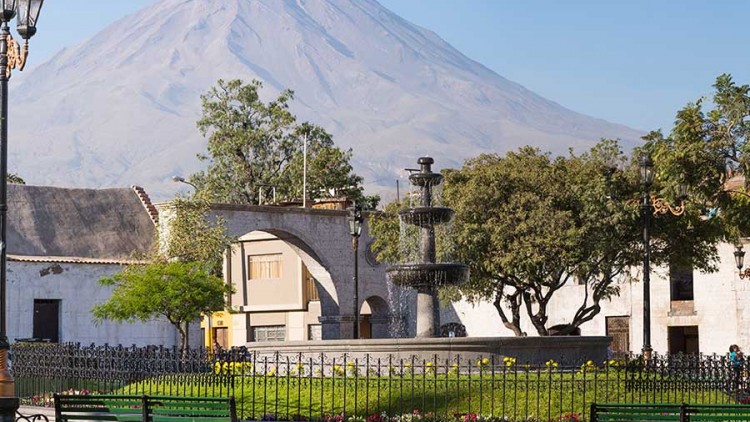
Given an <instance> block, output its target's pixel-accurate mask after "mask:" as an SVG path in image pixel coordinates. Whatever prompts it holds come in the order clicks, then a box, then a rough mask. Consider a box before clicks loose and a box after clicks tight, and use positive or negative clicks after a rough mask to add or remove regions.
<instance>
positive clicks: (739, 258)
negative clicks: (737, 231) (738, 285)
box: [734, 244, 750, 279]
mask: <svg viewBox="0 0 750 422" xmlns="http://www.w3.org/2000/svg"><path fill="white" fill-rule="evenodd" d="M734 263H735V264H737V270H739V272H740V278H741V279H742V278H748V277H750V268H746V269H745V271H742V267H744V266H745V251H743V250H742V244H737V245H736V246H735V250H734Z"/></svg>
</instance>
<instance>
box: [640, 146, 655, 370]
mask: <svg viewBox="0 0 750 422" xmlns="http://www.w3.org/2000/svg"><path fill="white" fill-rule="evenodd" d="M640 164H641V166H640V170H641V184H642V185H643V201H642V202H641V214H642V215H643V349H642V350H641V351H642V353H643V357H644V359H647V360H650V359H651V352H652V351H653V349H652V348H651V238H650V237H649V232H648V229H649V224H650V222H651V197H650V194H649V189H650V188H651V184H653V183H654V163H653V161H651V157H649V156H648V155H646V154H644V155H642V156H641V162H640Z"/></svg>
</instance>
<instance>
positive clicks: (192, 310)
mask: <svg viewBox="0 0 750 422" xmlns="http://www.w3.org/2000/svg"><path fill="white" fill-rule="evenodd" d="M99 283H101V284H102V285H104V286H114V291H113V293H112V296H111V297H110V298H109V299H107V300H106V301H105V302H103V303H101V304H98V305H96V306H95V307H94V308H93V310H92V313H93V315H94V320H95V321H99V322H100V321H102V320H105V319H111V320H115V321H149V320H152V319H154V318H156V317H159V316H163V317H164V318H166V319H167V321H169V322H170V323H171V324H172V325H173V326H174V327H175V328H176V329H177V331H178V332H179V334H180V348H181V350H183V351H184V350H187V345H188V330H187V326H188V323H189V322H191V321H195V320H196V319H198V318H200V316H201V314H202V313H210V312H214V311H218V310H221V309H223V308H224V297H225V295H227V294H231V287H230V286H229V285H227V284H224V282H223V280H222V279H221V278H220V277H217V276H215V275H212V274H211V273H210V272H209V271H208V270H207V269H206V267H205V266H204V265H202V264H200V263H197V262H182V261H170V262H167V261H154V262H151V263H149V264H147V265H131V266H128V267H126V268H125V269H124V270H123V271H121V272H119V273H116V274H114V275H112V276H107V277H103V278H101V279H100V280H99Z"/></svg>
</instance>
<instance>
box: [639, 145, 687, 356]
mask: <svg viewBox="0 0 750 422" xmlns="http://www.w3.org/2000/svg"><path fill="white" fill-rule="evenodd" d="M639 164H640V174H641V184H642V185H643V196H642V201H641V214H642V216H643V349H642V352H643V358H644V359H645V360H650V359H651V353H652V351H653V349H652V347H651V238H650V234H649V226H650V224H651V214H652V213H653V215H655V216H656V215H659V214H666V213H667V212H669V213H671V214H672V215H675V216H678V215H682V214H683V213H685V199H686V198H687V190H688V187H687V184H685V183H684V182H681V183H680V184H679V185H678V187H677V199H678V200H679V201H680V203H679V204H678V205H672V204H670V203H669V202H668V201H667V200H666V199H664V198H657V197H656V196H652V195H651V194H650V189H651V185H653V183H654V174H655V172H654V162H653V161H651V157H650V156H649V155H648V154H643V155H641V159H640V163H639ZM652 210H653V211H652Z"/></svg>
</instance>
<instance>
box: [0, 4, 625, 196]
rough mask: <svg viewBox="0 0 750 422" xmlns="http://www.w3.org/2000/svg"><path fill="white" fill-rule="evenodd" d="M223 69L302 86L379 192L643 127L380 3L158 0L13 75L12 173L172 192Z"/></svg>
mask: <svg viewBox="0 0 750 422" xmlns="http://www.w3.org/2000/svg"><path fill="white" fill-rule="evenodd" d="M219 78H223V79H234V78H240V79H244V80H250V79H252V78H257V79H261V80H263V81H264V82H265V84H266V92H265V94H266V95H267V97H268V98H271V97H272V96H273V95H275V94H276V93H277V92H278V91H280V90H281V89H284V88H291V89H293V90H294V91H295V94H296V98H295V101H294V104H293V111H294V112H295V113H296V114H297V115H298V117H299V118H300V119H303V120H310V121H313V122H315V123H317V124H320V125H322V126H323V127H325V128H326V129H327V130H328V131H330V132H331V133H332V134H333V135H334V140H335V141H336V143H337V144H338V145H340V146H344V147H351V148H353V149H354V161H355V169H356V171H357V172H358V173H360V174H362V175H363V176H365V178H366V181H367V182H368V183H369V184H370V187H371V188H375V189H377V187H378V186H387V187H391V186H392V185H393V184H394V182H393V181H394V179H396V178H397V177H398V174H399V171H400V169H402V168H404V167H408V166H411V165H413V163H414V161H415V159H416V157H418V156H421V155H425V154H427V155H432V156H434V157H435V159H436V160H437V164H438V165H439V167H457V166H460V165H461V163H462V162H463V159H465V158H468V157H471V156H474V155H476V154H479V153H481V152H502V151H507V150H509V149H515V148H517V147H518V146H521V145H525V144H532V145H536V146H539V147H540V148H542V149H543V150H551V151H554V152H560V153H561V152H565V151H566V150H567V149H568V148H569V147H578V148H581V147H585V146H587V145H591V144H592V143H593V142H595V141H596V140H598V139H599V138H601V137H617V138H622V139H624V140H626V141H629V142H634V141H635V140H636V139H637V138H638V136H639V133H637V132H636V131H634V130H631V129H629V128H627V127H624V126H621V125H616V124H611V123H608V122H605V121H603V120H599V119H594V118H591V117H588V116H584V115H581V114H579V113H576V112H573V111H570V110H568V109H565V108H564V107H562V106H560V105H558V104H556V103H554V102H552V101H549V100H546V99H544V98H542V97H540V96H538V95H536V94H534V93H533V92H531V91H529V90H527V89H525V88H524V87H522V86H520V85H518V84H516V83H513V82H511V81H508V80H506V79H504V78H502V77H501V76H499V75H497V74H496V73H494V72H492V71H491V70H489V69H487V68H485V67H484V66H482V65H481V64H479V63H476V62H474V61H472V60H470V59H468V58H467V57H465V56H464V55H462V54H461V53H460V52H458V51H457V50H455V49H454V48H452V47H451V46H450V45H449V44H447V43H446V42H445V41H443V40H442V39H440V38H439V37H438V36H436V35H435V34H434V33H432V32H430V31H428V30H425V29H422V28H420V27H418V26H415V25H413V24H410V23H409V22H407V21H405V20H403V19H401V18H399V17H398V16H396V15H394V14H393V13H391V12H389V11H388V10H386V9H385V8H383V7H382V6H380V5H379V4H378V3H377V2H376V1H374V0H355V1H347V0H283V1H281V0H212V1H205V0H162V1H158V2H156V3H155V4H154V5H153V6H150V7H148V8H146V9H144V10H142V11H140V12H138V13H135V14H133V15H131V16H127V17H125V18H123V19H121V20H120V21H118V22H116V23H114V24H112V25H110V26H109V27H107V28H106V29H105V30H103V31H102V32H101V33H99V34H98V35H97V36H95V37H94V38H92V39H91V40H89V41H87V42H84V43H82V44H80V45H78V46H75V47H73V48H69V49H66V50H64V51H62V52H60V53H59V54H58V55H57V56H55V57H54V58H52V59H51V60H50V61H49V62H47V63H45V64H43V65H40V66H39V67H37V68H35V69H33V70H32V71H31V72H29V73H28V74H27V75H24V78H23V79H22V80H19V81H13V82H19V83H18V86H14V83H11V85H12V87H11V90H12V92H11V95H12V96H13V101H14V104H13V107H11V116H10V118H11V119H12V120H11V137H12V141H11V144H10V147H9V150H10V158H9V162H10V163H11V164H10V168H11V169H12V170H15V171H18V172H19V173H20V174H21V175H22V176H24V177H25V178H26V179H27V181H29V182H31V183H36V184H53V185H66V186H88V187H96V186H127V185H130V184H141V185H143V186H145V187H146V188H147V190H148V191H149V192H150V193H151V194H152V196H155V197H156V198H159V199H165V198H167V197H169V196H171V194H172V193H173V192H175V191H176V190H177V188H178V187H177V186H175V185H174V184H173V183H171V182H170V181H169V177H170V176H171V175H173V174H182V175H188V174H189V173H191V172H193V171H195V170H197V169H199V168H200V164H199V163H198V161H197V159H196V158H195V154H197V153H199V152H202V151H204V149H205V140H204V139H202V137H201V136H200V134H199V133H198V131H197V129H196V128H195V121H196V120H197V119H198V117H199V114H200V95H201V94H203V93H205V92H206V91H207V90H208V89H209V88H210V87H211V86H213V85H214V84H215V82H216V80H217V79H219ZM50 169H54V171H49V170H50Z"/></svg>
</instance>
